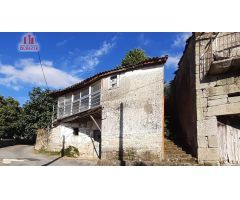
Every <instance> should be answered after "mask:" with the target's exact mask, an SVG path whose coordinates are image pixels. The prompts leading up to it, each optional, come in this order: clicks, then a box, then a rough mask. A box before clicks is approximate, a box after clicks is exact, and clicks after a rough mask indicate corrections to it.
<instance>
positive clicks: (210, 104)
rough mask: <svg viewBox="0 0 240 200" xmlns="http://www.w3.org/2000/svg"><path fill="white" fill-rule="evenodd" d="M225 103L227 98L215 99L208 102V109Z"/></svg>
mask: <svg viewBox="0 0 240 200" xmlns="http://www.w3.org/2000/svg"><path fill="white" fill-rule="evenodd" d="M226 103H227V98H223V99H215V100H208V103H207V104H208V107H210V106H216V105H223V104H226Z"/></svg>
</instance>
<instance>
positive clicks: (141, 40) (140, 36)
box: [138, 33, 150, 46]
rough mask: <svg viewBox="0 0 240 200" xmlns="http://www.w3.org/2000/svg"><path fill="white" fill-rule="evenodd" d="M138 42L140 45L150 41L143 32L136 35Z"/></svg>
mask: <svg viewBox="0 0 240 200" xmlns="http://www.w3.org/2000/svg"><path fill="white" fill-rule="evenodd" d="M138 42H139V43H140V45H143V46H146V45H148V44H149V43H150V40H149V39H147V38H146V37H145V35H144V34H143V33H141V34H140V35H139V36H138Z"/></svg>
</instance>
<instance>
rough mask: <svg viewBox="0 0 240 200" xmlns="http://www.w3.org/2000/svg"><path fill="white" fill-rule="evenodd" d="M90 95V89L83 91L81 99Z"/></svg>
mask: <svg viewBox="0 0 240 200" xmlns="http://www.w3.org/2000/svg"><path fill="white" fill-rule="evenodd" d="M87 95H89V88H87V89H85V90H82V91H81V97H84V96H87Z"/></svg>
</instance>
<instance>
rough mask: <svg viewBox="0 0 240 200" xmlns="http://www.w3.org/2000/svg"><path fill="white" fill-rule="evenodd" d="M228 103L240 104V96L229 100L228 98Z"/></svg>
mask: <svg viewBox="0 0 240 200" xmlns="http://www.w3.org/2000/svg"><path fill="white" fill-rule="evenodd" d="M228 102H229V103H236V102H240V96H238V97H229V98H228Z"/></svg>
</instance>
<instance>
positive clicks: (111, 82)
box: [37, 56, 167, 160]
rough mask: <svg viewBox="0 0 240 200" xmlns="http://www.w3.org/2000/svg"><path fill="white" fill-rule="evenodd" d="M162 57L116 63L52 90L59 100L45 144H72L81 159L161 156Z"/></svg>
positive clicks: (51, 148)
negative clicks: (109, 67)
mask: <svg viewBox="0 0 240 200" xmlns="http://www.w3.org/2000/svg"><path fill="white" fill-rule="evenodd" d="M166 60H167V56H166V57H160V58H159V57H156V58H151V59H148V60H146V61H144V62H141V63H139V64H137V65H134V66H121V67H117V68H115V69H112V70H109V71H105V72H102V73H99V74H96V75H95V76H92V77H90V78H88V79H86V80H84V81H82V82H80V83H77V84H75V85H73V86H70V87H68V88H65V89H63V90H59V91H55V92H53V93H52V95H53V96H54V97H55V98H57V101H58V105H57V106H56V108H55V111H56V115H55V117H54V119H53V127H52V129H51V131H50V133H49V134H48V138H47V145H46V149H47V150H48V151H60V150H61V149H62V148H63V145H64V147H65V148H67V147H68V146H69V145H71V146H74V147H77V148H78V150H79V153H80V158H86V159H111V160H128V159H130V160H154V159H160V160H161V159H163V120H164V119H163V115H164V113H163V96H164V94H163V93H164V91H163V90H164V66H163V65H164V64H165V62H166ZM63 143H64V144H63ZM37 148H38V149H39V148H41V147H40V146H38V147H37Z"/></svg>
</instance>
